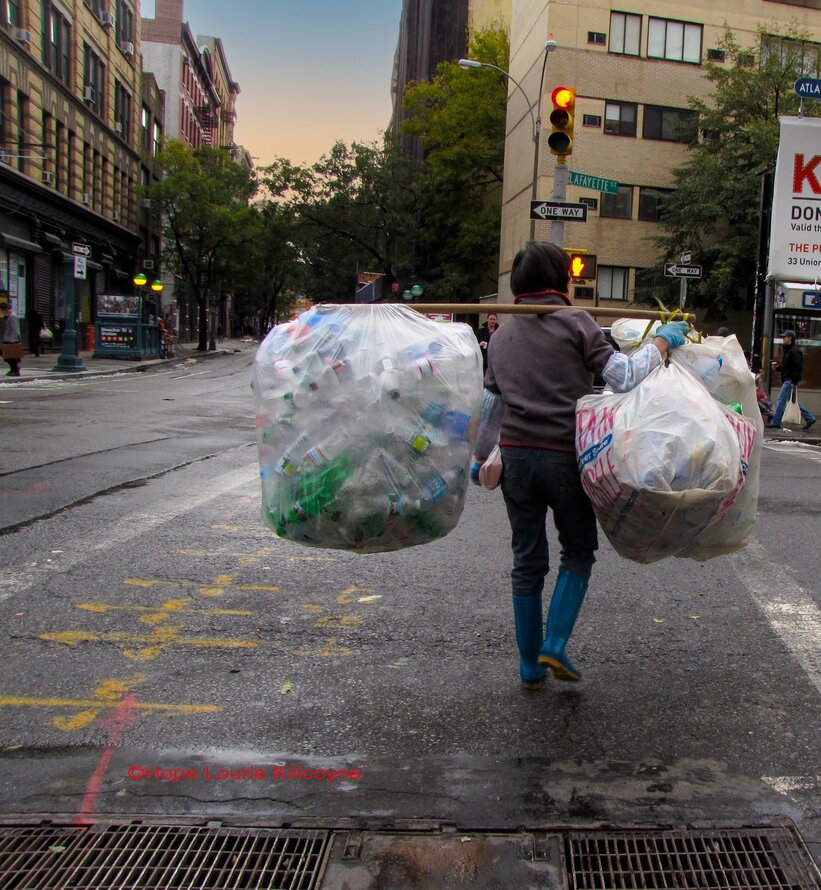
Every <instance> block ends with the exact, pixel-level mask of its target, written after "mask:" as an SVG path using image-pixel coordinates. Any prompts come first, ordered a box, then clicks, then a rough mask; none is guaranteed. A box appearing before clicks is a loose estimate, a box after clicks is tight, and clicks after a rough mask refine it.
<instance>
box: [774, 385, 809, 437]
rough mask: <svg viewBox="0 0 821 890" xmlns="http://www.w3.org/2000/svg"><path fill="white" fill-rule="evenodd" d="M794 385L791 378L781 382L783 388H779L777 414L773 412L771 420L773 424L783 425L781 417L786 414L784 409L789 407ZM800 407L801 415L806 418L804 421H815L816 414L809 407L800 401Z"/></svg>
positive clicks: (776, 404)
mask: <svg viewBox="0 0 821 890" xmlns="http://www.w3.org/2000/svg"><path fill="white" fill-rule="evenodd" d="M792 387H793V384H792V383H790V381H789V380H785V381H784V383H782V384H781V389H779V390H778V398H777V400H776V403H775V414H773V419H772V420H771V421H770V422H771V423H772V425H773V426H781V418H782V417H783V416H784V409H785V408H786V407H787V401H788V400H789V398H790V390H791V389H792ZM798 407H799V408H800V409H801V416H802V417H803V418H804V423H814V421H815V415H814V414H811V413H810V412H809V411H807V409H806V408H805V407H804V406H803V405H802V404H800V403H799V405H798Z"/></svg>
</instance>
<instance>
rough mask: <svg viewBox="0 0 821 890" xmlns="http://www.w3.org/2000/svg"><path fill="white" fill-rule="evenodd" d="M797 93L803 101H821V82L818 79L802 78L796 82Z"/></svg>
mask: <svg viewBox="0 0 821 890" xmlns="http://www.w3.org/2000/svg"><path fill="white" fill-rule="evenodd" d="M795 92H796V93H798V95H799V96H801V98H802V99H821V80H819V79H818V78H817V77H801V78H799V79H798V80H797V81H796V82H795Z"/></svg>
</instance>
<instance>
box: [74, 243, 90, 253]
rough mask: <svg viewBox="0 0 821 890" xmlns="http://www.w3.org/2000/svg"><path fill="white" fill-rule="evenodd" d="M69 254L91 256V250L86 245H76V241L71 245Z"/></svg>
mask: <svg viewBox="0 0 821 890" xmlns="http://www.w3.org/2000/svg"><path fill="white" fill-rule="evenodd" d="M71 252H72V253H73V254H74V255H75V256H91V248H90V247H89V246H88V244H78V243H77V242H76V241H75V242H74V243H73V244H72V245H71Z"/></svg>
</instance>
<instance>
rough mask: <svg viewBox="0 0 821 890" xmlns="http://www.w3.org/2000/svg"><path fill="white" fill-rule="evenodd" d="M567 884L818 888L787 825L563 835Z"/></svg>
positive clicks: (584, 889) (609, 889) (694, 889)
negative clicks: (566, 853)
mask: <svg viewBox="0 0 821 890" xmlns="http://www.w3.org/2000/svg"><path fill="white" fill-rule="evenodd" d="M568 871H569V883H570V887H571V888H572V890H634V888H635V890H639V888H641V890H646V888H653V890H661V888H668V887H669V888H675V890H774V888H778V890H818V888H819V887H821V884H819V880H818V872H817V870H816V869H815V866H814V865H813V863H812V861H811V859H810V857H809V854H808V853H807V852H806V848H805V847H804V845H803V843H802V842H801V841H800V839H799V838H798V837H797V836H796V835H794V834H793V833H792V832H791V831H790V830H789V829H787V828H769V829H759V830H755V829H738V830H716V829H712V830H708V831H697V830H696V831H689V830H680V831H656V832H654V831H641V832H631V831H609V832H606V831H590V832H571V833H570V834H569V835H568Z"/></svg>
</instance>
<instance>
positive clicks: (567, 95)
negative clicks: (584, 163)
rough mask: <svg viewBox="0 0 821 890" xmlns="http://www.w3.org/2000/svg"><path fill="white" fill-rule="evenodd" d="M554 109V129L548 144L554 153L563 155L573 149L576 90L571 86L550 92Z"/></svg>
mask: <svg viewBox="0 0 821 890" xmlns="http://www.w3.org/2000/svg"><path fill="white" fill-rule="evenodd" d="M550 101H551V102H552V103H553V111H551V112H550V123H551V124H552V126H553V130H552V132H551V133H550V135H549V136H548V137H547V146H548V148H549V149H550V151H551V152H553V154H554V155H559V156H560V157H563V156H564V155H569V154H570V153H571V152H572V151H573V116H574V114H575V112H576V91H575V90H574V89H571V88H570V87H556V89H555V90H553V92H552V93H551V94H550Z"/></svg>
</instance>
